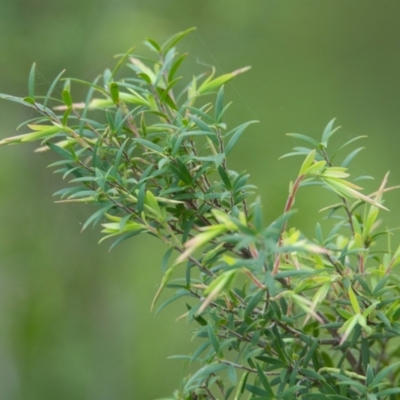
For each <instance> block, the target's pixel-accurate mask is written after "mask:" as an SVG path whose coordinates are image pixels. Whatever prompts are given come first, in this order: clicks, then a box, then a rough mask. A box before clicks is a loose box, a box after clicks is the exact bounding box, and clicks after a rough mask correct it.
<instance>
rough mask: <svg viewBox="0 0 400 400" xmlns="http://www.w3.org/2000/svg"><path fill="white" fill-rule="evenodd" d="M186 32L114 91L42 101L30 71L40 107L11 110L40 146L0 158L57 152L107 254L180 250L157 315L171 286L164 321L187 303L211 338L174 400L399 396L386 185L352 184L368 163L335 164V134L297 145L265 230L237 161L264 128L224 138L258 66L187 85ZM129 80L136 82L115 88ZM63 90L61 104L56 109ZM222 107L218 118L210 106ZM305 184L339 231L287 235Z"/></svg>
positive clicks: (170, 254)
mask: <svg viewBox="0 0 400 400" xmlns="http://www.w3.org/2000/svg"><path fill="white" fill-rule="evenodd" d="M190 31H191V30H188V31H186V32H182V33H179V34H177V35H175V36H173V37H172V38H171V39H169V40H167V41H166V42H165V43H164V44H159V43H157V42H156V41H155V40H153V39H147V40H146V44H147V46H148V47H149V48H150V49H151V50H152V51H153V52H154V57H155V58H154V60H150V59H148V58H141V57H138V56H136V57H135V56H133V55H132V52H133V49H131V50H130V51H129V52H127V53H126V54H124V55H122V56H121V58H120V61H119V62H118V63H117V66H116V67H115V68H114V70H113V71H110V70H106V71H105V72H104V74H103V76H102V83H99V82H101V80H100V79H101V78H98V79H96V80H95V81H94V82H92V83H91V82H84V81H81V80H77V79H73V78H69V79H64V80H62V79H61V74H60V75H58V76H57V78H56V79H55V81H54V82H53V84H52V85H51V86H50V89H49V90H48V92H47V94H46V96H43V97H42V96H39V95H37V94H36V93H35V65H34V66H33V67H32V69H31V72H30V75H29V85H28V97H26V98H17V97H13V96H9V95H3V94H1V95H0V97H1V98H4V99H8V100H11V101H14V102H17V103H20V104H23V105H25V106H28V107H30V108H33V109H34V110H36V111H37V112H38V113H39V115H40V116H39V117H38V118H37V119H35V120H30V121H28V123H26V126H27V127H28V128H29V129H30V132H28V133H25V134H22V135H18V136H13V137H9V138H6V139H3V140H1V141H0V144H14V143H20V142H30V141H40V142H41V145H40V147H39V148H38V149H37V150H38V151H47V150H51V151H53V152H55V153H56V154H57V156H58V157H59V158H60V160H59V161H56V162H54V163H53V164H51V166H52V167H55V168H56V171H55V172H56V173H61V174H62V175H63V178H64V179H68V180H69V182H68V183H69V185H68V186H67V187H66V188H65V189H62V190H59V191H58V192H57V193H56V194H55V195H56V196H58V197H59V198H60V200H59V201H60V202H76V203H92V204H93V205H94V206H96V207H97V209H96V211H95V212H94V213H93V214H92V215H91V216H90V217H89V218H88V220H87V221H86V223H85V224H84V226H83V229H86V228H87V227H88V226H90V225H96V224H99V223H102V227H103V230H102V232H103V233H104V234H105V235H104V238H103V239H102V240H104V239H108V238H111V239H113V242H112V245H111V247H114V246H115V245H117V244H119V243H121V242H122V241H124V240H126V239H128V238H131V237H133V236H135V235H137V234H139V233H148V234H150V235H152V236H154V237H156V238H158V239H159V240H161V241H162V242H164V243H165V244H167V245H168V247H169V249H168V251H167V252H166V254H165V257H164V259H163V261H162V267H163V271H164V276H163V278H162V282H161V284H160V287H159V290H158V291H157V293H156V295H155V298H154V302H153V306H154V305H155V304H156V302H157V300H158V299H159V296H160V295H161V293H162V291H163V290H164V289H166V288H169V289H173V290H174V291H175V294H174V295H173V296H172V297H171V298H169V299H167V300H166V301H165V302H164V303H162V304H161V305H159V307H158V310H157V312H158V311H160V310H162V309H163V308H164V307H165V306H166V305H168V304H170V303H171V302H173V301H175V300H177V299H181V298H184V297H186V298H187V301H188V302H187V303H186V307H185V313H184V314H183V317H184V318H186V319H187V321H188V322H190V323H192V324H193V325H194V326H195V327H194V328H193V331H192V334H193V337H195V338H199V339H200V340H201V344H200V345H199V347H198V349H197V350H195V352H194V353H193V354H191V355H189V356H182V358H184V359H188V360H189V362H190V363H191V364H194V365H196V366H198V369H197V370H196V371H195V372H193V373H192V374H190V375H189V376H188V377H187V378H186V379H185V380H184V381H183V382H182V385H181V388H180V390H178V391H176V393H175V394H174V397H172V398H171V399H177V400H189V399H235V400H239V399H241V398H245V397H246V398H250V399H282V400H285V399H293V398H299V399H304V400H311V399H327V400H328V399H331V400H334V399H355V398H357V399H368V400H383V399H394V398H397V394H398V393H400V385H399V374H400V358H399V352H398V350H397V348H393V342H394V340H395V339H396V338H398V337H399V335H400V323H399V322H398V320H399V316H400V295H399V278H398V276H397V275H396V274H395V273H394V268H395V267H396V266H397V265H398V264H399V263H400V247H399V248H398V249H397V250H396V251H392V249H391V248H390V245H389V247H388V250H387V251H386V252H384V253H383V254H382V253H380V252H377V251H376V250H375V251H374V248H373V247H372V246H373V244H374V242H375V240H376V238H377V237H378V236H380V235H382V234H387V232H381V231H379V230H377V228H378V225H379V224H378V219H377V218H378V215H379V213H380V212H382V210H386V208H385V207H384V206H383V194H384V193H385V192H387V191H388V190H390V189H392V188H387V187H386V184H387V176H386V177H385V178H384V179H383V182H382V184H381V185H380V187H379V188H378V190H377V191H376V192H375V193H372V194H371V195H369V196H367V195H365V194H363V193H362V192H361V188H360V187H359V186H357V185H356V184H354V183H353V182H352V181H351V180H350V175H349V173H348V172H347V166H348V164H349V163H350V162H351V161H352V160H353V158H354V157H355V156H356V155H357V154H358V152H359V151H360V149H356V150H354V151H352V152H350V154H349V155H348V156H347V157H345V158H344V161H343V163H342V164H341V165H340V166H336V165H335V164H333V159H334V155H335V153H334V154H333V156H330V155H329V154H330V151H328V148H329V150H330V147H329V146H328V144H329V140H330V139H331V138H332V136H333V135H334V134H336V133H337V131H338V128H334V120H332V121H331V122H329V124H328V125H327V126H326V128H325V129H324V130H323V133H322V137H321V141H318V140H315V139H313V138H310V137H308V136H305V135H302V134H291V136H294V137H295V138H297V139H298V140H303V141H305V142H306V144H307V146H309V147H301V148H295V150H294V152H293V153H290V154H288V155H287V156H291V155H301V156H302V157H305V159H304V162H303V163H302V165H301V167H300V170H299V174H298V176H297V177H296V178H295V180H294V181H293V182H291V183H290V185H289V195H288V199H287V202H286V205H285V207H284V208H283V214H282V216H280V217H279V218H278V219H277V220H275V221H272V222H270V224H269V225H268V226H265V225H264V220H263V216H262V204H261V200H260V199H255V200H254V198H252V197H251V196H252V194H253V193H254V192H253V191H254V186H252V185H250V184H248V178H249V176H248V175H247V174H246V173H245V172H240V173H239V172H236V171H233V170H232V169H230V168H229V167H228V163H227V155H228V153H230V151H231V150H232V148H233V147H234V146H235V145H236V144H237V142H238V140H239V138H240V136H241V135H242V133H243V132H244V130H245V129H246V128H247V127H248V126H249V125H250V124H251V123H253V122H255V121H252V122H247V123H244V124H242V125H240V126H238V127H236V128H233V129H231V130H228V129H227V127H226V125H225V124H224V122H223V116H224V114H225V112H226V109H227V106H224V89H223V85H224V84H225V83H227V82H228V81H230V80H231V79H233V78H234V77H236V76H237V75H239V74H240V73H242V72H244V71H246V70H247V69H248V68H242V69H238V70H236V71H234V72H232V73H229V74H225V75H222V76H219V77H215V70H212V71H211V72H210V73H209V74H208V75H207V74H203V75H200V76H197V77H193V78H192V79H191V80H189V81H188V82H186V83H182V80H181V77H177V76H178V73H179V67H180V66H181V64H182V62H183V61H184V59H185V57H186V55H181V56H180V55H179V54H178V53H177V51H176V48H175V45H176V44H177V43H178V42H179V41H180V40H181V39H182V38H184V37H185V36H186V35H187V34H188V33H190ZM124 66H127V71H128V73H127V76H126V77H124V78H119V79H117V75H118V74H119V73H120V70H121V69H122V68H123V67H124ZM60 81H62V82H63V88H62V91H61V99H55V98H52V97H51V95H52V93H53V91H54V88H55V87H56V85H57V84H59V83H60ZM75 84H81V85H85V86H87V87H88V88H89V90H88V95H87V96H86V99H85V101H84V102H80V103H77V102H74V99H73V97H72V94H71V86H72V85H75ZM206 95H207V97H206ZM213 95H215V96H216V97H215V98H216V100H215V105H213V104H212V103H210V102H207V99H208V98H209V96H213ZM204 99H205V100H204ZM356 139H358V138H355V139H352V140H350V141H349V142H347V143H345V144H344V145H343V146H342V147H341V149H339V150H342V149H343V148H345V147H346V146H347V145H348V144H351V143H353V142H354V141H355V140H356ZM309 184H317V185H319V186H320V187H323V188H324V189H328V190H329V191H330V192H331V193H332V195H333V197H335V198H336V199H337V202H335V203H334V204H333V205H332V206H329V207H327V208H326V209H325V211H328V217H329V218H330V221H331V222H332V227H331V230H330V232H329V233H327V234H325V236H324V232H323V230H322V228H321V225H320V224H317V226H316V231H315V239H308V238H306V237H305V236H304V235H303V234H302V233H301V231H300V230H298V229H297V228H295V227H292V226H289V221H290V217H291V216H292V214H293V211H294V210H293V205H294V202H295V199H296V195H297V193H298V191H299V189H300V188H301V187H302V186H305V185H309ZM249 199H251V200H250V203H249ZM389 243H390V242H389Z"/></svg>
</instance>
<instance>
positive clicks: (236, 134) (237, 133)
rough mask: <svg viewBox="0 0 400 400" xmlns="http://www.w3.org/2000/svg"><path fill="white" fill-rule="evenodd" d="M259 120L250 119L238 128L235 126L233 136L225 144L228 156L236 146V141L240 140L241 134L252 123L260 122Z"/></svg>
mask: <svg viewBox="0 0 400 400" xmlns="http://www.w3.org/2000/svg"><path fill="white" fill-rule="evenodd" d="M258 122H259V121H249V122H246V123H244V124H242V125H240V126H238V127H237V128H235V129H234V130H233V132H234V134H233V135H232V137H231V138H230V140H229V142H228V144H227V145H226V146H225V155H226V156H227V155H228V154H229V153H230V152H231V150H232V149H233V147H234V146H235V144H236V142H237V141H238V140H239V138H240V136H241V135H242V133H243V132H244V131H245V129H246V128H247V127H248V126H249V125H252V124H255V123H258ZM231 133H232V131H231V132H229V133H228V134H227V135H226V136H228V135H230V134H231Z"/></svg>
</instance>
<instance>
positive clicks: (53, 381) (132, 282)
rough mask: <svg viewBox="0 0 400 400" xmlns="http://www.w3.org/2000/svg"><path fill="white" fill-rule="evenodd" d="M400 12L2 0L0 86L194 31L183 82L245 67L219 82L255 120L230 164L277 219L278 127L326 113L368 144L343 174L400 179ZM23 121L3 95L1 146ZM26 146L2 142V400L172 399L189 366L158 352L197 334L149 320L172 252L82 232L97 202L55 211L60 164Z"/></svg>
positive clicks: (349, 6)
mask: <svg viewBox="0 0 400 400" xmlns="http://www.w3.org/2000/svg"><path fill="white" fill-rule="evenodd" d="M399 12H400V2H398V1H396V0H380V1H376V0H324V1H321V0H302V1H299V0H286V1H282V0H249V1H238V0H230V1H227V0H225V1H223V0H202V1H199V0H197V1H195V0H185V1H179V0H158V1H156V0H146V1H141V2H139V1H136V0H129V1H128V0H114V1H105V0H80V1H77V0H68V1H66V0H57V1H51V0H34V1H32V0H30V1H28V0H0V71H1V73H0V92H2V93H10V94H14V95H18V96H25V95H26V94H27V77H28V73H29V70H30V67H31V65H32V63H33V62H34V61H35V62H36V63H37V64H38V71H39V75H38V78H37V85H38V90H43V91H44V90H46V89H47V87H48V85H49V84H50V82H51V81H52V80H53V79H54V77H55V76H56V74H57V73H58V72H59V71H60V70H61V69H63V68H66V69H67V75H69V76H76V77H80V78H83V79H92V78H94V77H95V76H96V75H97V74H99V73H101V72H102V71H103V70H104V68H106V67H111V66H112V65H113V63H114V61H113V55H114V54H117V53H121V52H124V51H125V50H126V49H128V48H129V47H131V46H132V45H134V44H139V48H141V47H140V43H141V41H142V40H143V39H144V38H145V37H147V36H150V37H153V38H155V39H160V40H163V39H166V38H167V37H168V36H170V35H172V34H173V33H175V32H177V31H179V30H184V29H187V28H189V27H191V26H196V27H197V28H198V30H197V32H195V33H194V34H192V35H191V36H190V37H189V38H187V39H186V40H185V41H184V42H183V43H182V46H181V48H180V50H181V51H182V52H184V51H189V52H190V54H191V61H189V62H188V64H187V66H186V69H185V71H186V72H188V75H189V77H190V75H191V68H196V69H199V66H198V65H196V64H207V65H210V64H212V65H215V66H216V67H217V71H218V72H219V73H224V72H229V71H232V70H234V69H236V68H239V67H242V66H245V65H252V67H253V68H252V70H251V71H250V72H248V73H246V74H245V75H243V76H240V77H239V78H238V79H237V80H235V81H234V83H232V84H230V85H229V87H228V88H227V96H226V97H227V98H230V99H232V100H233V101H234V105H233V107H232V109H231V111H230V114H229V117H228V121H227V122H228V123H230V124H231V125H232V124H239V123H241V122H244V121H245V120H249V119H259V120H260V121H261V123H260V124H259V125H256V126H252V127H251V128H250V129H249V130H248V132H247V134H246V135H245V136H244V137H243V139H242V140H241V143H240V145H239V146H238V147H237V148H236V149H235V151H234V152H233V154H232V157H231V160H230V167H231V168H235V169H237V170H242V169H246V170H247V171H249V172H250V173H251V174H252V183H254V184H256V185H257V186H258V187H259V189H260V194H261V195H262V198H263V203H264V208H265V219H266V221H270V220H271V219H272V218H274V217H276V216H277V215H278V214H279V213H280V212H281V211H282V209H283V206H284V201H285V198H286V193H287V187H288V181H289V180H290V179H292V178H293V177H295V174H296V173H297V171H298V168H299V165H300V162H301V160H300V159H298V158H297V159H287V160H281V161H278V158H279V156H281V155H282V154H284V153H285V152H288V151H289V150H290V149H291V148H292V147H293V146H294V145H299V144H300V143H298V142H296V141H295V140H293V139H290V138H288V137H287V136H285V135H284V134H285V133H287V132H300V133H305V134H310V135H312V136H314V137H319V135H320V134H321V132H322V130H323V127H324V126H325V125H326V123H327V122H328V121H329V120H330V119H332V118H333V117H337V118H338V123H339V124H340V125H342V126H343V128H342V130H341V134H340V136H339V138H338V139H337V143H340V142H344V141H345V140H347V139H349V138H351V137H355V136H357V135H368V137H369V138H368V139H367V140H366V141H365V143H363V145H365V146H366V147H367V150H365V151H364V152H363V153H362V154H360V156H359V157H358V158H357V160H356V162H353V168H352V169H351V171H352V173H354V174H360V175H364V174H368V175H374V176H376V177H377V179H379V180H380V179H381V178H382V177H383V175H384V173H385V172H386V171H387V170H391V176H390V184H396V183H397V184H398V183H399V182H400V169H399V168H398V160H399V158H398V152H399V147H400V140H399V135H400V132H399V126H400V113H399V111H398V108H399V103H400V101H399V100H400V90H399V89H400V79H399V71H400V52H399V44H400V24H399V23H398V15H399ZM73 90H75V89H74V87H73ZM77 92H78V90H77V89H76V93H77ZM30 115H31V114H30V113H29V111H27V110H26V109H23V108H21V107H19V106H17V105H14V104H8V103H7V102H4V101H3V102H1V103H0V137H6V136H10V135H14V134H16V133H15V128H16V126H17V125H18V124H19V123H21V122H22V121H24V120H25V119H27V118H29V117H30ZM33 149H34V146H29V145H28V146H21V147H19V146H14V147H7V148H1V149H0V188H1V194H0V399H18V400H19V399H23V400H31V399H32V400H33V399H35V400H36V399H40V400H42V399H59V400H63V399H85V400H86V399H87V400H89V399H90V400H91V399H93V400H94V399H95V400H108V399H154V398H157V397H163V396H166V395H167V394H170V393H172V391H173V389H174V388H176V387H177V386H178V385H179V381H180V378H181V375H182V373H183V372H182V371H183V364H182V362H181V361H178V360H167V357H168V356H169V355H173V354H184V353H186V352H189V351H190V349H191V348H192V346H193V343H192V342H191V341H190V333H189V330H190V326H188V325H186V323H185V322H184V321H179V322H175V321H174V319H175V318H176V317H178V316H179V315H180V313H183V312H184V308H183V307H182V306H181V305H178V304H177V305H176V306H173V307H171V308H169V309H167V311H164V312H162V313H161V314H159V315H157V316H154V314H150V311H149V308H150V303H151V299H152V297H153V295H154V293H155V290H156V287H157V284H158V283H159V281H160V279H161V269H160V263H161V258H162V255H163V252H164V250H165V249H164V248H163V247H162V246H161V245H160V244H159V243H157V242H156V241H155V240H152V239H151V238H148V237H135V238H134V240H131V241H130V242H124V244H122V245H121V246H119V247H117V248H116V249H115V250H113V251H112V252H111V253H109V252H108V246H107V243H105V244H104V243H103V244H101V245H100V246H98V245H97V241H98V239H99V237H100V235H99V233H98V232H97V231H96V230H93V231H91V230H88V231H87V232H85V233H83V234H81V233H80V226H81V224H82V223H83V222H84V221H85V218H87V217H88V216H89V213H90V209H88V208H85V207H81V206H67V205H58V204H54V203H53V198H52V196H51V195H52V193H53V192H55V191H56V190H58V188H60V187H61V185H62V183H60V182H59V179H60V177H59V176H54V175H53V174H52V171H50V170H48V169H46V168H45V167H46V165H47V164H49V163H50V162H51V161H52V160H53V158H52V157H53V156H52V155H50V154H47V153H46V154H41V155H38V154H35V153H33V151H32V150H33ZM378 184H379V182H377V181H375V182H372V183H368V185H367V187H368V188H369V189H372V188H374V187H376V186H377V185H378ZM314 193H315V192H314V191H313V190H312V189H309V188H305V189H304V190H303V192H302V193H301V194H300V196H299V198H298V201H297V203H296V208H298V209H299V210H300V212H299V213H298V215H297V216H296V218H295V220H294V223H295V224H296V225H297V226H298V227H300V228H301V229H302V230H303V231H304V232H306V233H307V234H309V235H310V236H311V237H312V232H313V225H314V223H315V221H316V219H317V218H318V212H317V211H316V210H318V209H319V208H321V207H323V206H326V205H328V204H330V202H333V201H334V199H332V198H331V197H330V196H329V195H328V194H327V195H326V197H324V195H318V196H315V195H314ZM318 193H320V192H318ZM399 196H400V194H399V193H395V192H394V193H392V194H389V195H388V196H387V203H386V205H388V206H389V208H391V210H392V212H391V214H390V216H386V217H385V218H386V220H384V223H385V224H390V226H397V225H400V212H399V207H398V201H396V199H399ZM394 240H395V242H396V243H398V242H399V240H398V239H397V240H396V239H394Z"/></svg>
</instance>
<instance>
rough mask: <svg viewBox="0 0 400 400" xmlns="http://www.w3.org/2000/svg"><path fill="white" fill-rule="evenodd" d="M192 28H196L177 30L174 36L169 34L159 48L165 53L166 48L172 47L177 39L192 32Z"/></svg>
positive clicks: (179, 39)
mask: <svg viewBox="0 0 400 400" xmlns="http://www.w3.org/2000/svg"><path fill="white" fill-rule="evenodd" d="M194 30H196V28H189V29H187V30H186V31H183V32H179V33H177V34H175V35H174V36H171V37H170V38H169V39H168V40H166V41H165V42H164V43H163V44H162V45H161V50H162V52H163V54H164V55H165V54H167V52H168V50H170V49H171V48H172V47H174V46H175V45H176V44H177V43H178V42H179V41H181V40H182V39H183V38H184V37H185V36H187V35H188V34H189V33H190V32H193V31H194Z"/></svg>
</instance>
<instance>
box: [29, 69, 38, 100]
mask: <svg viewBox="0 0 400 400" xmlns="http://www.w3.org/2000/svg"><path fill="white" fill-rule="evenodd" d="M35 74H36V63H33V64H32V67H31V71H30V72H29V81H28V94H29V97H31V98H32V99H34V98H35Z"/></svg>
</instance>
